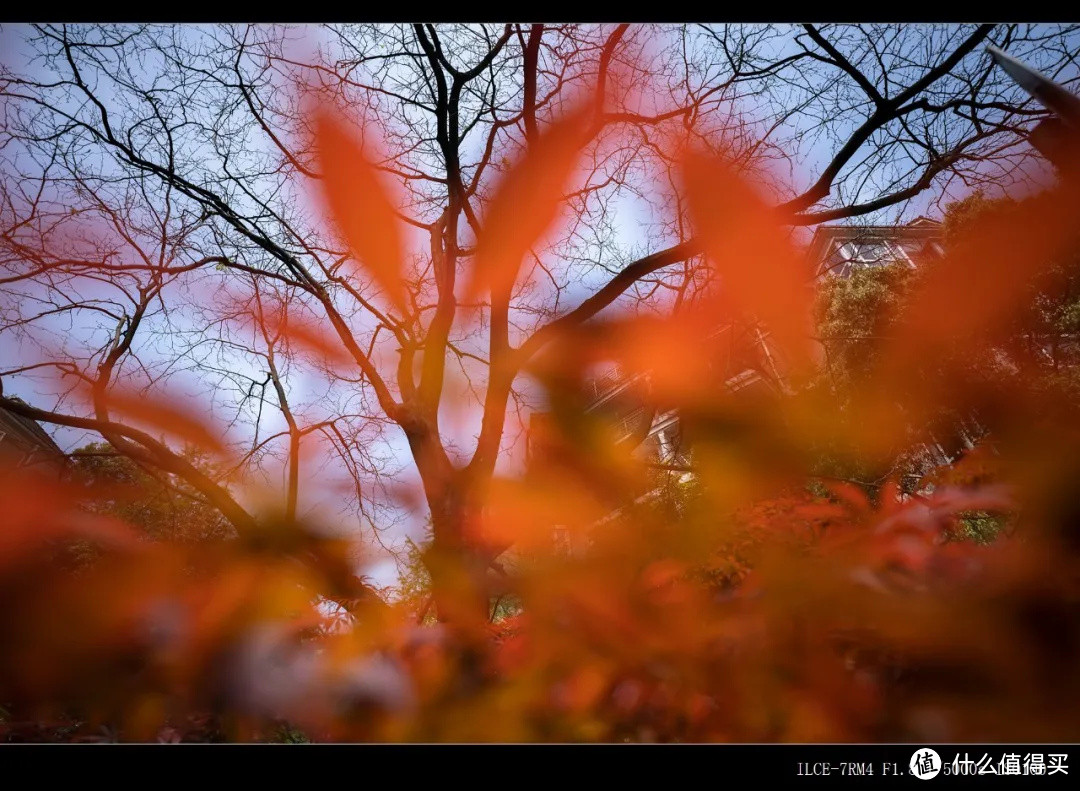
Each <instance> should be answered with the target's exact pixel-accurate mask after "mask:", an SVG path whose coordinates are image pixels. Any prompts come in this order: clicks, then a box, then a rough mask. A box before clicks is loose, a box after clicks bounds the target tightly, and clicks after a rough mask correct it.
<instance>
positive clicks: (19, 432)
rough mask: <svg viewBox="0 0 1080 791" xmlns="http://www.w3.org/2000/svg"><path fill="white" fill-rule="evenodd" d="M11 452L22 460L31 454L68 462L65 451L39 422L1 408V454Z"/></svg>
mask: <svg viewBox="0 0 1080 791" xmlns="http://www.w3.org/2000/svg"><path fill="white" fill-rule="evenodd" d="M12 400H18V399H12ZM10 450H15V451H16V452H17V453H18V454H19V456H20V459H24V458H25V457H26V456H28V455H30V454H36V453H42V454H43V455H44V456H45V457H46V458H51V459H53V460H55V461H58V462H60V463H64V462H66V460H67V457H66V456H65V454H64V451H63V450H61V449H60V446H59V445H57V444H56V443H55V442H54V441H53V438H52V437H50V436H49V435H48V433H47V432H46V431H45V429H43V428H42V427H41V426H40V425H39V424H38V423H37V421H34V420H31V419H30V418H27V417H23V416H22V415H16V414H15V413H14V412H11V411H9V410H7V409H5V408H4V407H2V406H0V453H3V452H5V451H10Z"/></svg>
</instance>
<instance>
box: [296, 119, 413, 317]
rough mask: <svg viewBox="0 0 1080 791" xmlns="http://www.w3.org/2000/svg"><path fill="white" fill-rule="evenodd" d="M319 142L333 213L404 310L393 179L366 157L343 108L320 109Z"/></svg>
mask: <svg viewBox="0 0 1080 791" xmlns="http://www.w3.org/2000/svg"><path fill="white" fill-rule="evenodd" d="M315 142H316V149H317V152H318V158H319V168H320V169H321V171H322V174H323V177H322V191H323V195H324V196H325V199H326V203H327V206H328V208H329V210H330V215H331V217H332V218H333V220H334V222H335V223H336V225H337V227H338V229H339V230H340V231H341V233H342V235H343V236H344V237H345V241H346V242H347V243H348V245H349V249H350V250H351V251H352V254H353V256H354V257H355V258H356V259H357V260H358V261H362V262H363V263H364V266H365V268H366V269H367V272H368V274H370V275H371V276H372V277H373V278H374V279H375V282H376V283H377V284H378V285H379V286H380V287H381V288H382V289H383V290H384V291H386V293H387V295H388V296H389V297H390V299H391V300H392V301H393V304H394V305H395V306H396V307H398V308H399V309H401V310H404V306H405V289H404V285H403V280H402V254H401V249H402V244H401V232H400V228H399V226H398V218H397V216H396V215H395V213H394V207H393V203H392V201H391V197H390V195H389V194H388V192H389V191H388V188H387V185H386V184H384V183H383V180H382V179H381V178H379V176H378V174H377V173H376V171H375V169H374V168H373V167H372V166H371V164H370V163H369V162H368V161H367V159H366V158H365V157H364V153H363V149H362V146H361V143H360V141H359V140H358V139H357V135H355V134H354V132H353V130H352V128H351V125H350V124H349V123H348V122H347V121H346V120H345V119H344V118H343V117H342V115H341V114H340V113H339V112H336V111H333V110H329V109H321V110H318V111H317V113H316V116H315Z"/></svg>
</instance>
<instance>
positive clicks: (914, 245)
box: [530, 217, 970, 479]
mask: <svg viewBox="0 0 1080 791" xmlns="http://www.w3.org/2000/svg"><path fill="white" fill-rule="evenodd" d="M942 242H943V226H942V224H941V223H940V222H938V221H936V220H933V219H930V218H927V217H919V218H917V219H915V220H914V221H912V222H911V223H908V224H907V225H870V226H866V225H823V226H820V227H818V228H817V230H816V231H815V233H814V236H813V238H812V240H811V242H810V244H809V246H808V248H807V257H808V264H809V266H808V271H811V272H813V273H814V278H815V279H816V280H820V279H823V278H826V277H844V278H846V277H850V276H851V274H852V273H853V272H854V271H856V270H857V269H860V268H868V267H875V266H886V265H890V264H901V265H906V266H909V267H911V268H913V269H914V268H918V267H920V266H921V265H923V264H924V263H926V262H928V261H930V260H933V259H935V258H938V257H940V256H942V255H944V249H943V247H942ZM725 335H726V336H727V337H726V338H725V337H724V336H725ZM709 340H719V341H721V343H719V344H717V346H718V348H724V349H725V350H726V353H725V354H724V355H723V359H721V360H718V362H717V363H716V364H717V365H719V366H722V370H719V371H713V372H712V374H713V378H714V380H716V381H722V382H723V383H724V387H725V388H726V389H727V390H728V391H729V392H730V393H733V394H735V395H736V396H737V397H751V398H761V397H762V396H770V395H771V396H776V397H779V396H781V395H782V394H783V393H784V392H786V384H785V381H784V375H783V365H782V363H781V362H780V360H779V356H778V354H777V350H776V348H775V346H774V345H773V344H772V343H771V341H770V339H769V337H768V333H767V331H766V330H763V329H760V328H757V327H752V326H751V327H746V326H740V325H736V324H725V325H723V326H721V327H718V328H717V329H716V331H715V333H714V335H713V336H712V337H711V338H710V339H709ZM588 388H589V392H588V393H586V398H587V400H588V405H587V407H586V411H587V412H602V413H606V414H607V415H608V416H609V418H611V419H613V420H614V421H615V422H616V426H617V427H618V433H619V440H618V441H620V442H631V443H634V444H635V446H636V450H635V453H636V454H637V455H638V456H639V457H640V458H642V459H647V460H649V461H650V463H652V464H654V465H656V466H657V467H658V468H661V469H668V470H670V472H671V473H672V474H673V475H675V476H677V477H678V478H679V479H685V478H687V477H688V476H689V475H690V473H689V461H690V458H689V453H688V449H687V448H686V447H685V445H684V443H683V441H682V433H681V431H680V422H679V414H678V412H677V410H675V409H667V410H665V409H662V408H656V407H655V405H646V404H644V403H643V402H642V398H641V393H642V391H645V392H647V391H648V374H647V373H639V374H636V375H634V376H629V377H627V376H623V375H622V374H621V372H620V371H619V370H618V369H617V367H615V366H614V365H612V366H610V368H609V369H608V370H607V371H605V372H604V373H602V374H601V375H599V376H597V377H595V378H594V379H592V380H591V381H590V382H589V383H588ZM547 418H548V416H546V415H536V416H535V417H534V426H533V429H536V428H539V426H540V425H541V424H543V425H545V426H546V425H547ZM530 433H533V432H532V430H531V431H530ZM965 438H966V434H965ZM946 444H950V443H946ZM963 444H964V445H966V446H968V447H970V440H969V441H968V442H965V443H963ZM956 452H957V449H953V448H948V449H946V448H944V447H942V446H941V444H940V443H939V444H937V447H927V448H926V449H925V453H926V455H927V456H928V461H931V462H932V463H944V462H947V461H949V460H951V459H952V458H954V457H955V455H956Z"/></svg>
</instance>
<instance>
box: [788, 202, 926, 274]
mask: <svg viewBox="0 0 1080 791" xmlns="http://www.w3.org/2000/svg"><path fill="white" fill-rule="evenodd" d="M943 230H944V229H943V227H942V224H941V223H940V222H938V221H937V220H931V219H930V218H928V217H919V218H918V219H916V220H914V221H912V222H910V223H908V224H907V225H822V226H820V227H819V228H818V229H817V230H816V231H815V232H814V238H813V239H812V240H811V242H810V247H809V249H808V251H807V255H808V256H809V259H810V263H811V265H812V268H813V270H812V271H813V272H814V276H815V277H816V278H819V279H820V278H823V277H826V276H828V275H835V276H838V277H850V275H851V273H852V272H854V271H856V270H857V269H866V268H869V267H874V266H886V265H889V264H904V265H907V266H910V267H911V268H912V269H916V268H918V267H919V266H920V265H921V264H923V263H925V262H926V261H927V260H930V259H933V258H937V257H940V256H942V255H943V254H944V249H943V248H942V236H943Z"/></svg>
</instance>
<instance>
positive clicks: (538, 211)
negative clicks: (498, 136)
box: [469, 108, 585, 298]
mask: <svg viewBox="0 0 1080 791" xmlns="http://www.w3.org/2000/svg"><path fill="white" fill-rule="evenodd" d="M584 119H585V113H584V111H583V110H582V109H581V108H578V109H575V110H573V111H571V112H570V113H567V114H566V115H564V116H563V117H562V118H560V119H559V120H557V121H555V122H554V123H553V124H551V126H549V127H548V128H547V129H546V130H545V132H544V134H542V135H541V136H540V137H539V139H537V140H536V141H535V142H534V143H533V144H531V145H530V146H529V147H528V149H527V150H526V151H525V153H524V155H522V156H521V157H520V158H519V159H518V160H517V162H515V163H514V165H513V167H512V168H511V169H510V170H509V171H508V172H507V173H506V174H505V175H504V176H503V177H502V179H501V180H500V181H499V184H498V186H497V187H496V188H495V194H494V196H493V197H492V199H491V202H490V204H489V205H488V209H487V213H486V215H485V217H484V230H483V234H482V235H481V238H480V239H479V240H477V244H476V264H475V270H474V273H473V280H472V284H471V287H470V289H469V295H470V297H469V298H475V297H476V296H477V295H478V294H480V293H481V292H483V291H484V290H486V289H492V290H495V291H504V290H507V289H509V288H511V287H512V286H513V284H514V280H515V279H516V278H517V274H518V270H519V269H520V268H521V260H522V258H524V257H525V253H526V252H527V251H528V249H529V247H530V246H531V245H533V244H534V243H535V242H536V240H537V239H538V238H539V237H540V235H541V234H543V233H544V231H545V230H546V229H547V228H548V226H550V225H551V224H552V222H554V221H555V218H556V217H557V215H558V211H559V204H560V203H561V202H562V197H563V187H564V185H565V184H566V181H567V179H569V177H570V172H571V170H572V169H573V166H574V163H575V161H576V160H577V154H578V151H579V150H580V148H581V146H582V144H583V142H584V139H583V137H584V136H583V130H584V127H583V121H584Z"/></svg>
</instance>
